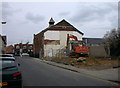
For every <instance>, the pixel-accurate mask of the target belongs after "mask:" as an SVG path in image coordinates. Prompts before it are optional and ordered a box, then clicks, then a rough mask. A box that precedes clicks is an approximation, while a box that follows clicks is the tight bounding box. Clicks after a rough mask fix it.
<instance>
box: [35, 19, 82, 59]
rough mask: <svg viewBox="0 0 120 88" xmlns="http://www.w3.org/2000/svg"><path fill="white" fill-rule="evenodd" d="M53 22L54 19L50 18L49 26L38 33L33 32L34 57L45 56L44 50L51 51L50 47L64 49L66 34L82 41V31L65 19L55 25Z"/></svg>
mask: <svg viewBox="0 0 120 88" xmlns="http://www.w3.org/2000/svg"><path fill="white" fill-rule="evenodd" d="M54 23H55V21H54V20H53V19H52V18H51V19H50V21H49V27H47V28H46V29H44V30H42V31H41V32H40V33H38V34H34V40H33V45H34V48H33V53H34V55H35V56H36V57H40V58H41V57H45V56H46V52H48V53H51V50H52V49H65V48H66V45H67V34H72V35H75V36H76V37H77V38H78V40H79V41H82V36H83V33H82V32H81V31H79V30H78V29H76V28H75V27H74V26H73V25H71V24H70V23H68V22H67V21H66V20H64V19H63V20H62V21H60V22H58V23H57V24H55V25H54ZM53 54H55V53H53Z"/></svg>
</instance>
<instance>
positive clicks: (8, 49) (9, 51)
mask: <svg viewBox="0 0 120 88" xmlns="http://www.w3.org/2000/svg"><path fill="white" fill-rule="evenodd" d="M6 53H7V54H13V53H14V47H13V45H9V46H7V47H6Z"/></svg>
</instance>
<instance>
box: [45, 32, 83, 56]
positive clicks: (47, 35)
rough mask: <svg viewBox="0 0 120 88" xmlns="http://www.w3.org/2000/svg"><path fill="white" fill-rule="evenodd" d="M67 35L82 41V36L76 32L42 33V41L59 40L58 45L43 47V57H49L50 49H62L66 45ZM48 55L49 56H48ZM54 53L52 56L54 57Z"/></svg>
mask: <svg viewBox="0 0 120 88" xmlns="http://www.w3.org/2000/svg"><path fill="white" fill-rule="evenodd" d="M67 34H72V35H75V36H76V37H77V38H78V40H82V34H80V33H78V32H76V31H46V32H45V33H44V40H45V39H49V40H60V45H54V44H52V45H51V44H47V45H44V56H48V55H49V56H50V55H51V52H52V51H51V49H53V50H57V49H64V48H65V47H66V45H67ZM48 53H49V54H48ZM55 53H56V52H54V54H53V55H55Z"/></svg>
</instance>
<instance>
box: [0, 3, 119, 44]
mask: <svg viewBox="0 0 120 88" xmlns="http://www.w3.org/2000/svg"><path fill="white" fill-rule="evenodd" d="M2 15H3V20H4V21H6V22H7V24H6V25H3V27H2V34H5V35H7V43H8V45H10V44H15V43H20V42H21V41H22V42H23V43H26V42H27V41H29V42H30V43H32V42H33V34H37V33H39V32H40V31H41V30H44V29H45V28H47V27H48V26H49V24H48V22H49V20H50V18H51V17H53V19H54V21H55V24H56V23H58V22H60V21H61V20H62V19H65V20H66V21H68V22H69V23H71V24H72V25H73V26H74V27H76V28H77V29H78V30H80V31H81V32H83V33H84V36H83V37H93V38H96V37H97V38H102V37H103V36H104V34H105V33H106V32H107V31H110V30H111V29H113V28H117V27H118V3H117V2H3V3H2Z"/></svg>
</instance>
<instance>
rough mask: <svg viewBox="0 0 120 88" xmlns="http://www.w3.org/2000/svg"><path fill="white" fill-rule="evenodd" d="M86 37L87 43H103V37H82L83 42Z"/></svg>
mask: <svg viewBox="0 0 120 88" xmlns="http://www.w3.org/2000/svg"><path fill="white" fill-rule="evenodd" d="M86 39H87V43H89V44H103V43H104V39H103V38H83V42H85V41H86Z"/></svg>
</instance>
